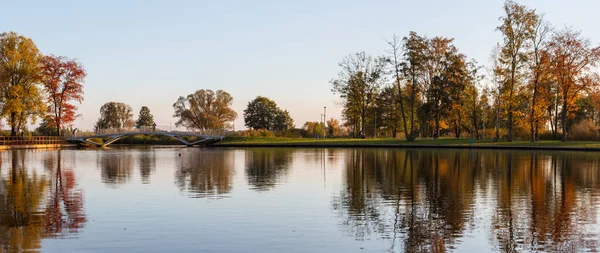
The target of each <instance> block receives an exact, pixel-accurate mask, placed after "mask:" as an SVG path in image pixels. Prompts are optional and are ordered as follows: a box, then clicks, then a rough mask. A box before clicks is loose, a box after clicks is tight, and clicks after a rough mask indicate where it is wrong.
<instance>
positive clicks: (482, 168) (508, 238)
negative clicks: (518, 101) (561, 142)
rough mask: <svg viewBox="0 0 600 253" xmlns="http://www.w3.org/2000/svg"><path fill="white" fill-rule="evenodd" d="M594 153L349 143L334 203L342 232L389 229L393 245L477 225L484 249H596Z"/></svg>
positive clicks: (443, 237)
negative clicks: (391, 148)
mask: <svg viewBox="0 0 600 253" xmlns="http://www.w3.org/2000/svg"><path fill="white" fill-rule="evenodd" d="M598 158H599V155H598V154H595V153H574V152H573V153H566V152H565V153H560V152H559V153H543V152H490V151H481V152H479V151H468V150H460V151H448V150H444V151H431V150H409V151H386V150H376V149H370V150H352V151H349V152H348V153H347V154H346V165H347V168H346V171H345V173H346V176H345V183H344V184H345V188H344V189H343V190H342V191H341V193H340V194H339V195H338V196H336V197H334V200H333V208H334V210H336V211H337V213H338V214H339V216H340V217H341V219H342V224H343V226H342V227H343V229H344V230H345V232H346V233H347V234H349V235H351V236H354V237H355V238H356V239H358V240H364V239H366V238H372V237H379V238H388V239H389V240H390V241H391V242H390V244H391V245H390V249H391V250H392V251H405V252H422V251H427V252H443V251H446V250H451V249H456V248H457V245H458V244H461V242H463V241H464V239H465V237H466V236H467V235H469V236H473V234H477V233H479V234H481V233H487V235H484V236H480V237H483V238H486V239H487V240H488V241H489V243H490V246H491V247H490V249H480V250H484V251H486V250H497V251H504V252H512V251H538V250H542V251H560V252H565V251H566V252H576V251H587V250H591V251H596V250H597V249H598V242H599V237H598V225H597V224H598V221H597V217H598V207H599V191H600V184H599V183H600V173H599V171H598V168H599V167H598V162H599V159H598ZM463 249H464V248H463ZM471 250H473V249H471Z"/></svg>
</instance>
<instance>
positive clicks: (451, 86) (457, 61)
mask: <svg viewBox="0 0 600 253" xmlns="http://www.w3.org/2000/svg"><path fill="white" fill-rule="evenodd" d="M452 42H453V39H449V38H445V37H435V38H433V39H431V40H428V41H427V45H428V47H427V50H426V52H425V55H426V58H425V59H426V62H425V63H424V68H425V71H426V76H427V78H426V80H424V81H425V83H426V87H424V89H425V96H426V97H427V103H428V104H429V105H428V106H429V107H428V108H430V110H431V113H433V115H434V121H435V131H436V132H437V133H439V132H440V120H441V118H442V117H444V116H446V115H447V114H448V113H450V112H454V116H455V117H453V119H452V121H454V123H455V133H456V135H457V137H458V136H459V135H460V123H461V122H460V121H461V117H464V115H462V111H461V103H462V102H463V101H462V100H463V99H462V96H461V95H462V93H463V92H464V89H465V86H466V84H467V82H469V80H468V77H469V75H468V71H467V67H466V61H465V55H464V54H461V53H459V51H458V49H457V48H456V47H455V46H454V45H453V43H452Z"/></svg>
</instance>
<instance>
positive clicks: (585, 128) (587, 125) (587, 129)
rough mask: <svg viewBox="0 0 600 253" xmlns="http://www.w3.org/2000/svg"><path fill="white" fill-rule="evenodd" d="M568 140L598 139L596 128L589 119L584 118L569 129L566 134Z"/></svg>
mask: <svg viewBox="0 0 600 253" xmlns="http://www.w3.org/2000/svg"><path fill="white" fill-rule="evenodd" d="M567 137H568V138H569V140H576V141H595V140H599V139H600V138H599V135H598V128H597V127H596V125H595V124H594V122H592V121H591V120H589V119H584V120H582V121H580V122H579V123H576V124H575V125H573V126H572V127H571V129H570V130H569V135H568V136H567Z"/></svg>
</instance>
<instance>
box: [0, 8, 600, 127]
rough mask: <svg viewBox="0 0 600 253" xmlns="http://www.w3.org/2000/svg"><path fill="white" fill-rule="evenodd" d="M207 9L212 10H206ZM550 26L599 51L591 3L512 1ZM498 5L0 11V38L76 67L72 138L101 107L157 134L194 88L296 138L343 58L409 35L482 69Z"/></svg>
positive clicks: (598, 18) (324, 100)
mask: <svg viewBox="0 0 600 253" xmlns="http://www.w3.org/2000/svg"><path fill="white" fill-rule="evenodd" d="M217 2H218V3H217ZM519 3H522V4H526V5H528V6H530V7H533V8H536V9H537V10H538V12H542V13H546V18H547V20H549V21H550V22H552V23H553V24H554V25H555V26H557V27H564V26H565V25H569V26H572V27H574V28H575V29H577V30H582V31H583V35H584V36H585V37H588V38H590V39H592V41H593V43H594V44H595V45H597V44H598V42H600V29H599V28H598V27H599V25H600V15H598V13H597V12H598V10H600V1H597V0H571V1H564V0H527V1H519ZM502 4H503V1H502V0H478V1H475V0H462V1H461V0H455V1H447V0H435V1H401V0H396V1H296V2H291V1H287V2H286V1H95V2H94V3H92V2H91V1H8V2H5V3H3V4H2V9H3V11H2V13H1V14H0V32H4V31H15V32H17V33H19V34H21V35H24V36H27V37H30V38H32V39H33V40H34V41H35V42H36V44H37V46H38V48H39V49H40V50H41V51H42V52H43V53H45V54H55V55H61V56H67V57H71V58H77V59H78V60H79V61H80V62H81V63H83V65H84V66H85V68H86V70H87V73H88V77H87V81H86V84H85V89H84V90H85V101H84V102H83V104H81V105H80V106H79V111H78V113H80V114H82V115H83V117H82V119H78V120H77V121H76V122H75V124H76V127H79V128H80V129H92V127H93V124H94V123H95V121H96V120H97V118H98V116H99V113H98V111H99V109H100V106H102V104H104V103H105V102H108V101H119V102H125V103H127V104H129V105H131V106H132V107H133V109H134V112H135V118H136V119H137V113H138V112H139V109H140V107H141V106H142V105H147V106H148V107H149V108H150V110H151V111H152V113H153V114H154V117H155V120H156V122H157V124H158V125H166V126H168V125H169V124H170V123H174V122H175V119H173V118H172V114H173V108H172V104H173V103H174V102H175V101H176V100H177V98H178V97H179V96H184V95H187V94H190V93H192V92H194V91H195V90H198V89H213V90H216V89H223V90H225V91H227V92H229V93H230V94H231V95H232V96H233V97H234V104H233V107H234V109H235V110H236V111H237V112H238V119H237V120H236V121H235V127H236V129H240V128H243V125H244V120H243V116H242V114H243V110H244V109H245V107H246V105H247V103H248V101H250V100H252V99H254V98H255V97H256V96H258V95H262V96H266V97H268V98H271V99H273V100H275V102H277V104H278V105H279V106H280V107H281V108H284V109H287V110H289V111H290V114H291V116H292V117H293V118H294V120H295V122H296V126H297V127H301V126H302V124H304V122H306V121H318V120H319V117H320V114H321V113H322V111H323V106H327V116H328V118H329V117H330V116H331V117H335V118H338V119H340V118H341V116H340V112H341V107H340V106H339V105H337V104H336V101H337V97H336V96H335V95H334V94H332V93H331V91H330V84H329V80H330V79H331V78H333V77H335V76H336V75H337V72H338V70H339V69H338V66H337V64H338V62H339V61H340V60H341V59H342V58H343V57H345V56H346V55H348V54H350V53H353V52H357V51H366V52H368V53H371V54H382V53H384V51H385V50H386V44H385V41H384V39H386V38H389V37H390V36H391V35H392V34H397V35H399V36H404V35H406V34H408V32H409V31H411V30H414V31H416V32H418V33H419V34H425V35H427V36H437V35H441V36H448V37H454V38H455V39H456V40H455V42H456V44H457V45H458V47H459V48H460V50H461V51H462V52H464V53H465V54H467V56H468V57H469V58H475V59H476V60H477V61H479V62H480V63H481V64H488V62H489V55H490V52H491V50H492V48H493V47H494V45H495V44H496V43H498V42H499V41H500V39H501V36H500V34H499V33H498V32H496V31H495V27H496V26H497V25H498V17H499V16H501V15H502Z"/></svg>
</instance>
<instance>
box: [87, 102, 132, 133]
mask: <svg viewBox="0 0 600 253" xmlns="http://www.w3.org/2000/svg"><path fill="white" fill-rule="evenodd" d="M132 126H133V113H132V109H131V106H129V105H127V104H125V103H120V102H108V103H106V104H104V105H102V107H100V118H98V121H97V122H96V126H95V127H96V129H109V128H128V127H132Z"/></svg>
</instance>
